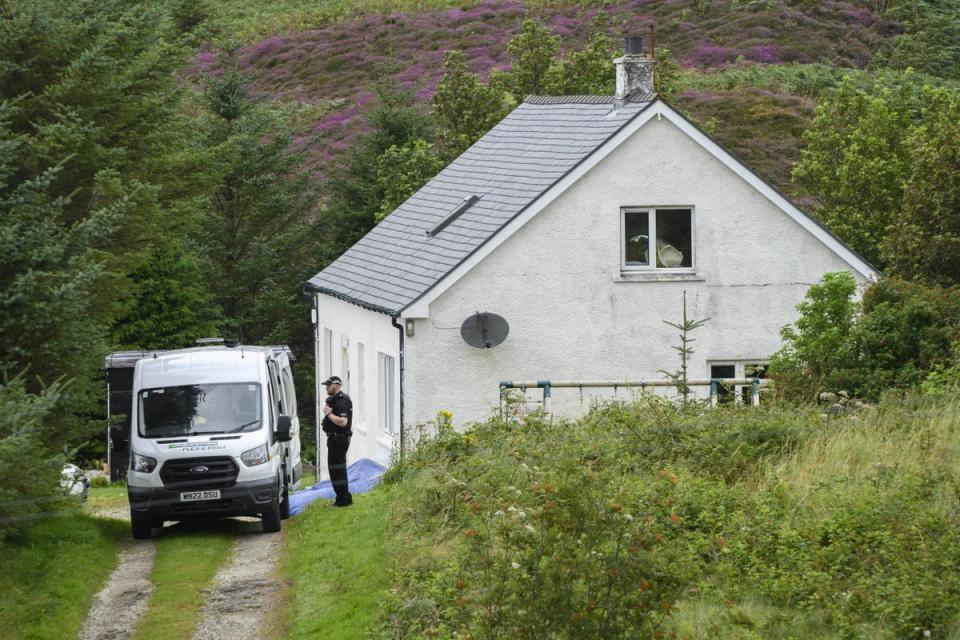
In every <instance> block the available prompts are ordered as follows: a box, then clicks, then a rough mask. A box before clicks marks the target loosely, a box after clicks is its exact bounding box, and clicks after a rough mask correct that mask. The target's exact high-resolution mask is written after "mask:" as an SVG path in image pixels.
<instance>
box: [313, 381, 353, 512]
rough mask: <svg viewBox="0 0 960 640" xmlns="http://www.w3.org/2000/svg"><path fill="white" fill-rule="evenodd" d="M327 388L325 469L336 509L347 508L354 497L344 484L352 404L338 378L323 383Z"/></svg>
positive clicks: (325, 406) (324, 424)
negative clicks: (331, 487)
mask: <svg viewBox="0 0 960 640" xmlns="http://www.w3.org/2000/svg"><path fill="white" fill-rule="evenodd" d="M321 384H323V385H324V386H325V387H326V388H327V401H326V403H324V405H323V416H324V418H323V432H324V433H326V434H327V468H328V469H329V470H330V484H332V485H333V490H334V491H335V492H336V494H337V499H336V500H334V501H333V506H335V507H349V506H350V505H351V504H353V496H351V495H350V488H349V486H348V485H347V449H349V448H350V437H351V436H352V435H353V431H352V427H353V402H351V401H350V396H348V395H347V394H345V393H344V392H343V391H341V386H342V384H343V382H342V381H341V380H340V378H339V377H337V376H330V377H329V378H327V379H326V380H324V381H323V382H322V383H321Z"/></svg>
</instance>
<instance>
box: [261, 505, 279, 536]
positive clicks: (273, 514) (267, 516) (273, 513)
mask: <svg viewBox="0 0 960 640" xmlns="http://www.w3.org/2000/svg"><path fill="white" fill-rule="evenodd" d="M261 524H262V526H263V532H264V533H276V532H277V531H280V496H274V498H273V500H271V501H270V506H268V507H267V510H266V511H264V512H263V516H262V521H261Z"/></svg>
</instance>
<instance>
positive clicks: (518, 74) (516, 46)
mask: <svg viewBox="0 0 960 640" xmlns="http://www.w3.org/2000/svg"><path fill="white" fill-rule="evenodd" d="M559 49H560V39H559V38H558V37H556V36H554V35H551V33H550V30H549V29H547V27H546V26H544V25H543V24H541V23H539V22H537V21H536V20H532V19H527V20H524V21H523V27H522V28H521V29H520V33H519V34H517V35H516V36H514V37H513V38H512V39H511V40H510V42H509V43H507V53H509V54H510V60H511V62H512V63H513V71H512V72H511V73H510V74H509V76H501V77H509V80H510V81H509V83H508V85H507V86H508V87H509V90H510V92H511V93H512V94H513V95H514V97H515V98H517V99H522V98H523V97H525V96H527V95H531V94H532V95H540V94H544V93H548V91H547V87H548V86H549V80H548V72H549V71H550V67H551V66H552V65H553V62H554V58H555V57H556V55H557V52H558V51H559Z"/></svg>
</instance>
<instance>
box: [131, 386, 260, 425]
mask: <svg viewBox="0 0 960 640" xmlns="http://www.w3.org/2000/svg"><path fill="white" fill-rule="evenodd" d="M139 405H140V427H139V429H140V435H141V436H143V437H145V438H166V437H170V436H191V435H202V434H207V433H241V432H245V431H256V430H257V429H259V428H260V420H261V418H260V385H259V384H255V383H248V382H243V383H224V384H194V385H185V386H180V387H165V388H162V389H144V390H143V391H141V392H140V403H139Z"/></svg>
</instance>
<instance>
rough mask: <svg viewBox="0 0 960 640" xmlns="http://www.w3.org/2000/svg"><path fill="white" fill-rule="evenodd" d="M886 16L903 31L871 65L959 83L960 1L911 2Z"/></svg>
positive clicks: (905, 3) (901, 5)
mask: <svg viewBox="0 0 960 640" xmlns="http://www.w3.org/2000/svg"><path fill="white" fill-rule="evenodd" d="M887 16H888V17H889V18H891V19H894V20H898V21H901V22H902V24H903V25H904V26H905V29H904V32H903V33H901V34H900V35H898V36H897V37H895V38H894V39H893V40H892V41H891V42H890V43H889V44H888V45H887V46H885V47H884V48H883V49H881V50H880V51H879V52H878V53H877V57H876V60H875V61H874V64H876V65H878V66H886V67H891V68H895V69H907V68H913V69H917V70H919V71H923V72H925V73H930V74H932V75H936V76H939V77H941V78H952V79H955V80H960V1H958V0H937V1H930V0H911V1H910V2H904V3H898V6H896V7H894V8H892V9H891V10H889V11H888V12H887Z"/></svg>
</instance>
